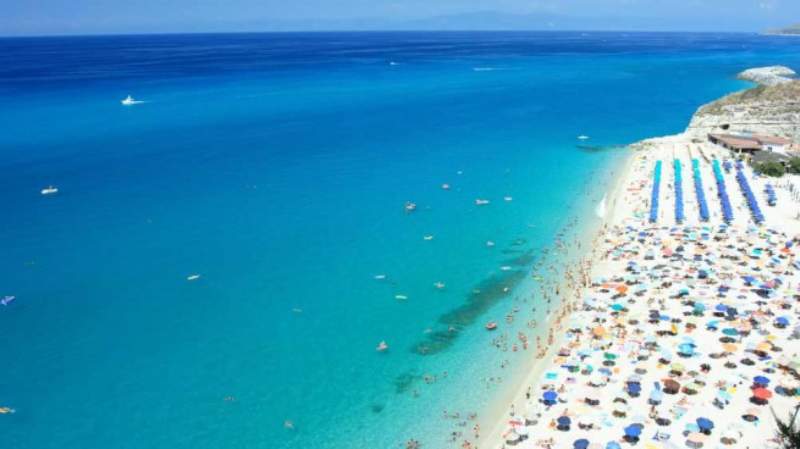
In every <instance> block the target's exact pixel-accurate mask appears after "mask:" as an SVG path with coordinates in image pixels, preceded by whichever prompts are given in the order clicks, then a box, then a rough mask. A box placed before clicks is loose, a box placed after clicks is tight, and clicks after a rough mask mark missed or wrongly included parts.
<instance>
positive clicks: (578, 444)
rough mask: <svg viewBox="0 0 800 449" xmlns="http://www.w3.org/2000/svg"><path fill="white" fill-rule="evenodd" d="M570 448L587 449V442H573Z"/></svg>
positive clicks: (582, 439) (581, 440) (580, 440)
mask: <svg viewBox="0 0 800 449" xmlns="http://www.w3.org/2000/svg"><path fill="white" fill-rule="evenodd" d="M572 447H573V449H587V448H588V447H589V440H587V439H586V438H581V439H579V440H575V442H574V443H572Z"/></svg>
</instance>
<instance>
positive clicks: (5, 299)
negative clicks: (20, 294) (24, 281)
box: [0, 296, 17, 306]
mask: <svg viewBox="0 0 800 449" xmlns="http://www.w3.org/2000/svg"><path fill="white" fill-rule="evenodd" d="M15 299H17V297H16V296H4V297H3V299H0V304H2V305H4V306H7V305H9V304H11V303H12V302H13V301H14V300H15Z"/></svg>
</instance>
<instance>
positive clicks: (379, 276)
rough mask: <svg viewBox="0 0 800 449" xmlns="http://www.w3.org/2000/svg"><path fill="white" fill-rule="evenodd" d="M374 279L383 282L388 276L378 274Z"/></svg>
mask: <svg viewBox="0 0 800 449" xmlns="http://www.w3.org/2000/svg"><path fill="white" fill-rule="evenodd" d="M372 278H373V279H375V280H376V281H382V280H384V279H386V275H385V274H376V275H375V276H373V277H372Z"/></svg>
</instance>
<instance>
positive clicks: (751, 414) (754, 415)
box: [742, 408, 758, 422]
mask: <svg viewBox="0 0 800 449" xmlns="http://www.w3.org/2000/svg"><path fill="white" fill-rule="evenodd" d="M742 419H744V420H745V421H747V422H753V421H757V420H758V409H755V408H749V409H747V411H745V412H744V414H743V415H742Z"/></svg>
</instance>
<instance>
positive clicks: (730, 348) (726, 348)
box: [722, 343, 739, 353]
mask: <svg viewBox="0 0 800 449" xmlns="http://www.w3.org/2000/svg"><path fill="white" fill-rule="evenodd" d="M722 349H723V350H724V351H725V352H729V353H734V352H736V351H737V350H738V349H739V346H737V345H735V344H733V343H724V344H723V345H722Z"/></svg>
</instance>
